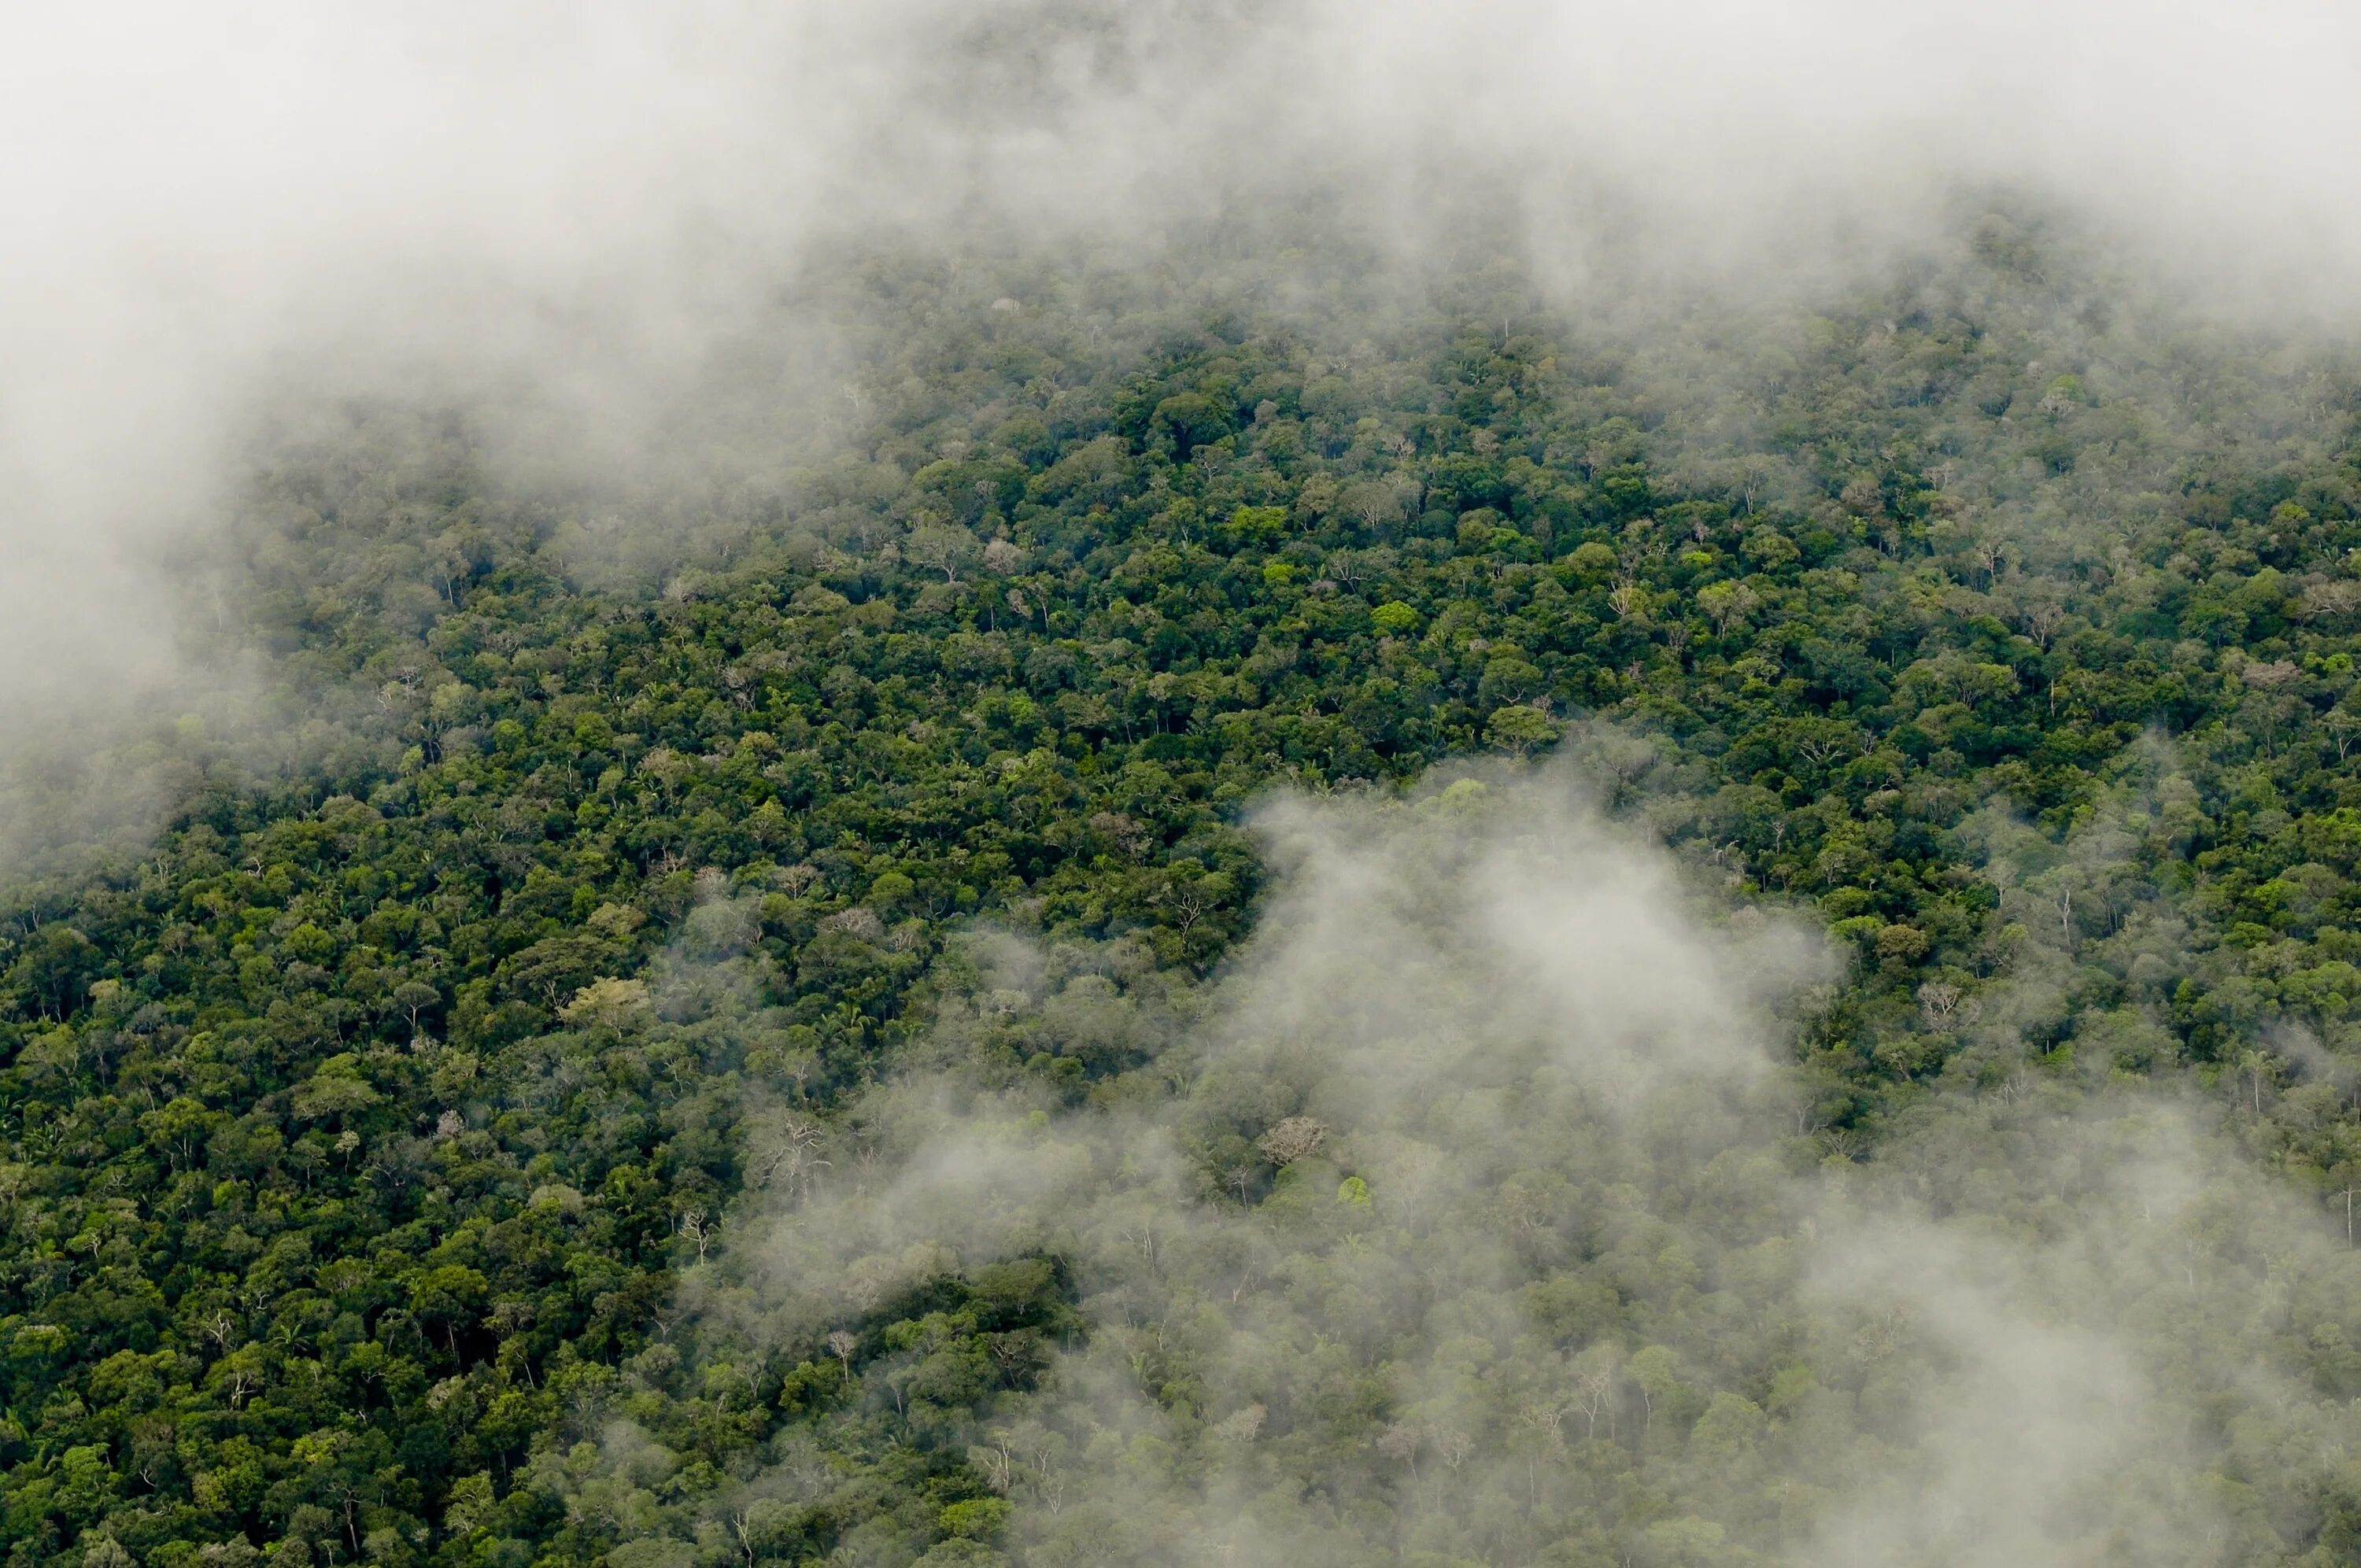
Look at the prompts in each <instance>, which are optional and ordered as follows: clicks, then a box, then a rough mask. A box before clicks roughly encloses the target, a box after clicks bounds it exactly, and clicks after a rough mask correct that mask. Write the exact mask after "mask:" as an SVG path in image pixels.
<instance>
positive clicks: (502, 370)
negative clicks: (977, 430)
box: [0, 0, 2361, 733]
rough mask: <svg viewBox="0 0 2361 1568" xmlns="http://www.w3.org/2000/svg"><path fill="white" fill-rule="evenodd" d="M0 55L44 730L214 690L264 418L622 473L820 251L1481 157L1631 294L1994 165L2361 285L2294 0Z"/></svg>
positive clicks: (1157, 223) (1092, 13)
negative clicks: (224, 613)
mask: <svg viewBox="0 0 2361 1568" xmlns="http://www.w3.org/2000/svg"><path fill="white" fill-rule="evenodd" d="M0 41H5V44H6V46H7V47H6V49H5V55H0V58H5V60H6V61H7V62H8V63H7V64H6V65H5V67H0V72H5V76H0V89H5V91H0V105H4V106H0V131H5V135H6V138H7V140H8V143H9V145H10V146H11V147H12V148H16V149H17V152H16V156H15V157H13V158H12V159H10V160H9V164H8V168H7V170H5V173H0V196H5V202H0V210H5V213H6V214H7V216H6V219H5V223H6V237H7V240H8V243H7V245H6V246H5V247H0V337H5V341H6V342H7V344H8V349H9V352H8V354H7V356H6V367H5V370H0V475H5V481H6V482H5V497H6V499H5V503H0V554H5V566H0V627H5V631H0V657H5V660H6V662H7V663H8V664H9V667H10V668H11V669H12V671H14V672H16V678H15V679H14V680H13V681H12V682H11V683H10V686H9V690H8V692H7V693H6V694H5V697H0V712H5V713H13V714H15V715H16V717H17V718H20V719H21V718H25V717H26V716H27V715H28V714H38V715H41V716H44V717H45V719H46V729H47V731H48V732H54V731H55V729H56V727H57V725H58V724H59V722H60V714H61V713H64V712H72V713H82V714H86V713H87V711H88V710H89V709H90V708H91V707H92V706H93V704H103V703H104V702H106V701H108V700H111V699H115V698H119V697H121V696H124V695H126V693H127V692H130V691H134V690H138V689H142V688H145V687H148V686H151V685H154V684H156V683H158V682H159V681H165V680H167V679H168V678H170V677H171V676H173V675H175V674H178V673H179V672H180V671H181V662H182V656H183V650H182V648H181V643H180V640H179V637H178V635H177V632H178V629H179V628H181V627H183V626H185V625H186V624H187V619H188V617H189V616H190V615H191V614H192V611H193V612H195V613H198V614H200V615H201V614H202V613H203V602H202V595H201V594H200V595H192V594H191V593H190V592H189V579H190V578H191V577H192V576H202V573H201V572H196V571H194V570H192V566H191V565H190V562H189V558H188V555H187V551H186V548H185V547H186V545H187V543H188V542H189V540H190V539H191V538H192V536H193V537H203V531H204V527H205V524H206V523H207V521H208V520H209V519H211V518H212V517H213V516H214V514H215V513H216V511H217V510H218V509H219V508H220V507H221V506H222V505H223V504H224V502H225V497H226V495H227V494H228V493H229V491H230V490H231V489H232V488H233V487H234V479H235V476H236V467H237V450H238V448H237V442H238V439H239V437H240V436H241V435H242V433H244V431H245V429H246V422H247V420H248V419H249V417H251V416H252V415H253V414H254V413H255V412H256V411H257V410H258V408H261V407H266V406H269V405H270V404H272V403H274V402H280V403H283V402H284V401H285V400H287V399H288V398H289V397H290V396H295V397H297V398H298V399H299V400H301V401H303V402H307V403H313V404H316V403H318V402H320V401H322V400H329V399H333V398H334V397H335V396H337V395H344V394H368V395H390V396H397V397H399V396H404V395H410V394H413V393H418V394H432V395H434V396H437V397H451V396H467V395H471V394H472V395H475V396H477V397H478V398H481V399H486V400H490V401H492V402H494V403H502V404H510V405H513V404H515V403H517V402H518V401H520V400H525V401H532V400H554V403H555V406H556V407H557V408H558V409H560V410H561V411H562V412H561V413H560V414H559V415H558V416H556V418H555V423H556V424H557V425H559V426H562V427H564V428H567V429H572V430H576V431H578V432H585V433H587V435H586V436H585V438H584V439H583V440H582V441H581V442H580V443H579V445H580V448H581V450H580V451H579V452H578V453H577V457H578V458H579V459H580V460H581V461H582V462H586V463H587V462H590V461H593V460H594V459H595V460H597V461H602V462H608V463H613V462H617V461H620V462H622V463H624V464H625V465H627V466H628V464H629V463H630V462H631V448H632V445H633V443H634V442H635V440H636V439H637V438H638V436H637V434H636V433H643V432H644V431H645V430H646V429H647V428H648V427H649V425H650V423H651V422H652V421H653V420H654V419H655V418H656V417H657V416H658V415H659V414H660V413H662V412H663V411H665V410H666V409H667V407H668V404H669V401H670V400H671V399H672V397H673V396H674V394H675V391H676V389H678V388H679V387H680V386H681V385H683V384H684V378H686V377H687V376H688V375H690V374H691V373H692V371H693V368H694V367H695V365H696V364H697V361H698V359H699V357H700V356H701V355H703V354H704V353H705V352H706V351H707V349H708V348H709V347H710V345H712V344H713V343H714V342H715V341H716V340H717V339H718V338H719V337H722V336H725V335H726V334H729V333H730V332H731V331H733V330H735V329H736V328H737V327H738V326H739V325H740V324H741V323H743V322H744V321H745V320H746V319H747V318H748V316H749V314H750V313H757V312H759V311H761V310H762V309H763V308H765V302H766V300H767V299H768V297H769V294H770V291H773V290H774V289H775V288H776V287H777V285H778V284H779V283H780V281H781V280H783V279H785V278H786V277H788V276H790V275H791V274H792V273H793V271H794V269H795V268H796V264H797V258H799V257H801V256H804V255H805V254H807V252H806V248H805V247H807V244H808V243H809V242H810V241H811V240H812V238H813V237H814V236H818V235H822V234H839V233H843V232H845V231H847V230H849V229H853V228H862V227H870V226H873V225H886V226H888V227H891V228H894V229H895V230H898V232H900V233H902V234H903V235H905V236H906V237H907V239H908V240H909V242H910V243H913V244H919V245H933V244H941V243H953V242H956V240H957V237H958V236H961V235H972V234H973V233H976V232H979V228H980V227H982V228H989V227H990V226H992V225H994V224H995V223H1000V224H1007V223H1010V222H1012V221H1016V222H1017V223H1018V225H1019V226H1021V227H1022V228H1023V229H1025V231H1026V232H1028V233H1031V234H1033V235H1035V236H1047V235H1051V234H1054V233H1056V232H1057V231H1058V230H1059V228H1060V226H1061V225H1071V228H1072V229H1073V231H1074V232H1076V233H1078V234H1089V235H1092V236H1095V237H1096V238H1098V239H1100V240H1105V239H1108V238H1114V239H1116V240H1119V241H1121V242H1123V243H1126V244H1130V245H1135V246H1137V247H1141V251H1142V254H1149V253H1152V251H1153V249H1154V247H1155V246H1156V245H1157V243H1158V242H1159V236H1161V235H1162V234H1163V233H1165V232H1166V225H1187V224H1190V223H1191V222H1193V221H1195V220H1197V219H1200V218H1202V217H1204V216H1206V215H1208V214H1215V213H1222V214H1229V215H1230V216H1233V217H1235V216H1239V215H1244V216H1246V217H1249V218H1251V217H1252V215H1253V214H1255V213H1256V211H1257V209H1258V207H1260V206H1261V205H1262V204H1264V203H1269V204H1270V205H1271V206H1273V207H1278V206H1280V205H1284V204H1285V203H1287V202H1290V201H1291V200H1292V199H1293V197H1294V195H1295V194H1296V193H1297V192H1300V191H1301V189H1303V188H1304V187H1306V186H1307V185H1324V186H1326V187H1328V188H1330V189H1332V190H1337V191H1342V192H1345V194H1346V198H1347V203H1346V204H1347V207H1348V209H1350V210H1352V211H1354V212H1356V214H1358V215H1359V218H1360V220H1361V221H1363V222H1365V223H1367V224H1369V225H1375V226H1377V227H1378V228H1380V229H1387V230H1390V231H1391V232H1392V233H1393V234H1395V235H1396V236H1398V238H1399V240H1400V244H1401V246H1402V248H1403V253H1404V254H1405V255H1406V256H1415V255H1416V254H1418V253H1419V252H1420V251H1421V250H1422V248H1423V247H1425V246H1427V245H1428V244H1429V243H1430V242H1432V241H1433V239H1434V238H1435V228H1436V224H1437V218H1438V214H1441V213H1443V212H1444V210H1446V209H1449V208H1452V207H1453V206H1454V205H1455V203H1461V202H1464V201H1465V200H1466V199H1467V198H1468V194H1469V192H1477V191H1483V190H1487V189H1488V190H1492V191H1494V192H1497V193H1498V194H1499V197H1500V200H1501V202H1502V203H1505V206H1495V207H1493V208H1491V209H1488V214H1489V216H1488V223H1489V224H1491V225H1494V226H1496V227H1497V228H1498V229H1499V233H1498V235H1497V240H1498V243H1497V247H1496V248H1499V250H1501V251H1503V252H1505V253H1511V254H1514V253H1520V252H1529V253H1530V254H1531V255H1532V257H1533V258H1536V259H1537V260H1538V262H1539V263H1540V264H1541V265H1542V267H1543V270H1544V271H1548V272H1552V273H1554V275H1556V276H1557V277H1558V278H1559V280H1561V281H1562V282H1564V283H1565V284H1566V285H1567V286H1569V287H1570V288H1573V289H1575V290H1576V291H1577V292H1586V291H1587V293H1589V294H1591V295H1593V296H1598V295H1603V294H1612V293H1614V292H1616V291H1618V290H1620V289H1621V288H1622V287H1624V285H1625V284H1626V283H1628V281H1629V280H1631V278H1634V277H1657V276H1661V275H1662V274H1663V273H1664V272H1665V271H1666V270H1667V269H1671V270H1674V271H1675V272H1677V271H1681V270H1685V269H1686V270H1694V271H1697V272H1699V273H1701V274H1703V275H1704V276H1708V277H1714V278H1719V280H1722V281H1723V282H1724V283H1727V284H1731V285H1735V286H1742V287H1746V288H1760V287H1763V286H1766V285H1777V284H1779V283H1781V282H1782V281H1783V280H1784V281H1785V282H1788V283H1792V282H1794V281H1795V280H1798V279H1811V278H1822V279H1825V278H1829V277H1837V276H1842V275H1845V274H1846V273H1848V272H1850V270H1852V269H1858V268H1860V267H1862V266H1864V265H1870V264H1874V263H1875V262H1876V261H1878V260H1880V259H1881V258H1885V257H1887V256H1891V255H1894V254H1897V253H1900V252H1904V251H1906V250H1907V249H1908V248H1909V247H1910V246H1912V245H1913V244H1915V243H1916V242H1917V241H1919V240H1921V239H1923V237H1924V236H1926V235H1927V233H1928V232H1929V227H1928V225H1930V223H1932V222H1934V221H1935V220H1937V219H1938V218H1939V217H1940V216H1941V215H1942V214H1944V212H1945V211H1946V210H1947V203H1949V201H1950V200H1951V199H1952V196H1953V194H1954V193H1955V192H1956V191H1957V190H1958V188H1959V187H1960V183H1961V182H1963V181H1965V182H1970V183H1975V182H1989V183H1994V184H2000V185H2006V186H2013V187H2021V188H2027V189H2030V190H2032V191H2033V192H2037V193H2038V194H2043V195H2047V196H2048V197H2050V198H2052V199H2054V200H2056V201H2058V202H2059V203H2063V204H2064V205H2065V206H2066V207H2067V208H2068V209H2070V210H2073V211H2077V212H2083V213H2087V214H2093V215H2095V216H2096V217H2098V218H2099V219H2100V220H2101V221H2102V222H2103V223H2109V224H2113V225H2115V226H2117V227H2119V228H2121V229H2123V230H2125V232H2128V233H2130V234H2133V235H2136V236H2139V237H2140V238H2141V239H2142V240H2143V241H2144V242H2145V244H2146V246H2147V252H2148V255H2149V258H2150V259H2151V260H2162V261H2169V263H2170V264H2171V265H2173V266H2178V267H2180V268H2181V269H2183V270H2184V271H2185V272H2186V273H2188V274H2189V275H2190V276H2191V277H2202V278H2204V279H2207V280H2211V284H2212V286H2213V289H2214V290H2215V291H2216V292H2217V294H2218V295H2220V296H2221V297H2223V298H2225V299H2260V298H2268V299H2271V300H2274V301H2278V302H2288V301H2290V300H2293V301H2297V302H2313V303H2325V302H2331V301H2334V299H2336V298H2338V297H2339V295H2340V293H2341V292H2342V291H2343V290H2344V288H2345V283H2346V282H2347V281H2348V280H2350V279H2351V278H2352V277H2353V276H2354V274H2355V272H2356V269H2361V205H2356V203H2354V201H2353V200H2352V198H2351V197H2350V196H2349V194H2347V193H2346V192H2345V189H2344V183H2343V181H2341V178H2340V177H2341V169H2340V168H2339V166H2338V163H2337V156H2336V155H2337V152H2338V149H2339V148H2340V147H2341V145H2342V141H2343V139H2344V137H2343V119H2344V115H2343V111H2342V108H2341V106H2340V105H2341V98H2340V95H2339V93H2337V92H2336V91H2335V90H2334V89H2335V87H2336V86H2338V85H2339V84H2341V82H2342V81H2343V79H2344V75H2345V73H2346V72H2347V71H2348V70H2349V67H2350V64H2351V62H2352V60H2354V58H2355V56H2356V52H2361V22H2356V21H2354V20H2352V19H2351V18H2349V17H2346V16H2343V15H2342V14H2340V13H2336V12H2334V11H2332V10H2327V9H2323V8H2321V7H2316V6H2303V5H2294V4H2268V5H2240V6H2235V7H2232V6H2227V5H2182V6H2172V7H2165V8H2161V9H2159V8H2155V7H2142V8H2131V7H2123V6H2115V5H2081V6H2070V7H2066V8H2064V9H2062V10H2061V9H2059V8H2058V7H2054V6H2035V5H1999V6H1993V5H1974V6H1970V5H1952V4H1942V5H1917V6H1908V7H1901V8H1895V7H1892V6H1882V5H1869V4H1866V3H1861V4H1856V3H1851V0H1814V3H1811V4H1803V5H1789V6H1784V7H1772V8H1764V7H1761V6H1753V5H1727V4H1715V3H1708V0H1696V3H1692V4H1686V5H1675V6H1667V7H1656V8H1642V9H1640V10H1636V11H1635V10H1633V9H1631V8H1630V7H1620V6H1606V5H1581V4H1565V5H1544V4H1538V3H1535V0H1485V3H1480V4H1477V5H1472V6H1459V7H1453V8H1450V9H1449V10H1447V11H1437V10H1435V9H1433V8H1432V7H1426V6H1412V5H1407V4H1396V3H1393V0H1383V3H1380V4H1377V5H1339V4H1329V3H1325V0H1301V3H1296V4H1282V5H1232V4H1221V3H1214V0H1165V3H1162V4H1157V5H1145V6H1137V5H1126V6H1120V7H1116V6H1096V5H1087V4H1041V3H1037V0H1004V3H1001V4H995V5H989V6H985V7H981V8H979V7H974V6H951V5H943V4H939V3H936V0H903V3H901V4H898V5H889V6H883V7H878V6H850V5H796V6H789V7H783V8H763V7H751V6H745V5H737V4H725V3H721V0H711V3H705V4H692V5H680V6H666V7H661V8H647V7H639V6H628V5H593V6H588V7H585V6H571V5H539V4H534V5H517V6H504V7H499V8H496V9H495V10H493V11H489V12H487V11H485V10H484V9H483V8H481V7H469V6H459V5H426V6H412V7H404V8H401V10H400V11H398V12H394V13H385V14H374V13H373V14H370V15H369V16H357V15H353V14H348V13H343V12H339V13H335V14H333V15H331V14H326V13H322V12H320V11H319V10H318V9H317V8H316V7H303V6H297V5H284V4H273V3H269V0H254V3H248V4H243V5H235V6H230V7H227V8H222V7H213V8H208V9H206V10H204V11H202V12H197V11H191V10H188V9H187V8H184V7H174V6H166V5H113V6H103V7H98V8H95V9H93V8H89V7H83V8H71V9H67V10H59V9H56V8H49V9H47V10H42V11H38V12H27V13H26V14H24V15H23V16H19V17H17V18H16V19H14V20H12V21H11V22H10V23H9V24H7V28H6V36H5V39H0ZM1520 213H1521V218H1518V217H1514V216H1510V215H1507V214H1520ZM1465 242H1466V235H1465V233H1464V232H1463V233H1462V235H1461V238H1460V241H1459V242H1458V243H1463V244H1464V243H1465ZM1634 260H1637V261H1638V262H1639V263H1640V265H1639V266H1637V267H1636V268H1635V267H1631V266H1630V264H1631V262H1633V261H1634ZM192 599H194V600H196V601H197V602H196V603H194V604H192ZM19 732H20V733H21V732H22V730H21V726H20V727H19Z"/></svg>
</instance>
